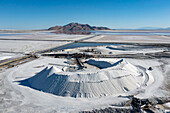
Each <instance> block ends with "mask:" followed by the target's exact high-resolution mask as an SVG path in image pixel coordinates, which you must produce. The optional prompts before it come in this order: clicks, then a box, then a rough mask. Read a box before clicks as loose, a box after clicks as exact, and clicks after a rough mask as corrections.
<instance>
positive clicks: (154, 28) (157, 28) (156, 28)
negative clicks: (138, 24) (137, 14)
mask: <svg viewBox="0 0 170 113" xmlns="http://www.w3.org/2000/svg"><path fill="white" fill-rule="evenodd" d="M138 29H139V30H170V27H167V28H161V27H142V28H138Z"/></svg>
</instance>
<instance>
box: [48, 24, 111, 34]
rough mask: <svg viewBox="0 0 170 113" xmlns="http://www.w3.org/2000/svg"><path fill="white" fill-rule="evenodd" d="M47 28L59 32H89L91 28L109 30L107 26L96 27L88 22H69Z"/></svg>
mask: <svg viewBox="0 0 170 113" xmlns="http://www.w3.org/2000/svg"><path fill="white" fill-rule="evenodd" d="M48 30H56V31H55V32H54V33H57V34H60V33H64V34H91V31H93V30H110V28H107V27H96V26H90V25H88V24H79V23H69V24H67V25H64V26H55V27H50V28H49V29H48Z"/></svg>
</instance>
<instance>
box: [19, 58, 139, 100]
mask: <svg viewBox="0 0 170 113" xmlns="http://www.w3.org/2000/svg"><path fill="white" fill-rule="evenodd" d="M94 62H95V63H98V62H97V61H95V60H94ZM94 62H93V63H94ZM100 63H101V62H100ZM96 65H97V64H96ZM111 65H112V66H110V67H108V68H104V69H101V70H95V71H94V70H91V71H88V72H87V71H83V70H82V71H78V72H62V70H60V69H58V68H56V67H54V66H52V67H46V68H45V69H43V70H42V71H41V72H39V73H38V74H36V75H35V76H33V77H31V78H28V79H26V80H22V81H19V82H20V85H24V86H28V87H31V88H33V89H36V90H40V91H44V92H48V93H52V94H54V95H58V96H70V97H75V98H92V97H100V96H107V95H117V94H120V93H124V92H127V91H130V90H134V89H136V88H138V87H139V85H141V84H142V83H141V81H140V80H141V79H140V80H138V77H139V76H140V74H141V73H140V72H139V71H138V69H137V68H136V67H135V66H133V65H132V64H130V63H128V62H126V61H125V60H123V59H121V60H119V61H117V62H115V63H113V64H111Z"/></svg>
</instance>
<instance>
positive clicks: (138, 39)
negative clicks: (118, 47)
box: [84, 35, 170, 44]
mask: <svg viewBox="0 0 170 113" xmlns="http://www.w3.org/2000/svg"><path fill="white" fill-rule="evenodd" d="M84 42H109V43H146V44H147V43H149V44H151V43H163V44H170V37H169V36H157V35H155V36H152V35H151V36H142V35H138V36H128V35H126V36H123V35H100V36H97V37H95V38H91V39H88V40H84Z"/></svg>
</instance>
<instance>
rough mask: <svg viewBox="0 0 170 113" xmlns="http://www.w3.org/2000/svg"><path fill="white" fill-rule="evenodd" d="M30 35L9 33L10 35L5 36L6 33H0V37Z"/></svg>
mask: <svg viewBox="0 0 170 113" xmlns="http://www.w3.org/2000/svg"><path fill="white" fill-rule="evenodd" d="M29 34H30V33H11V34H6V33H0V36H16V35H29Z"/></svg>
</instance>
